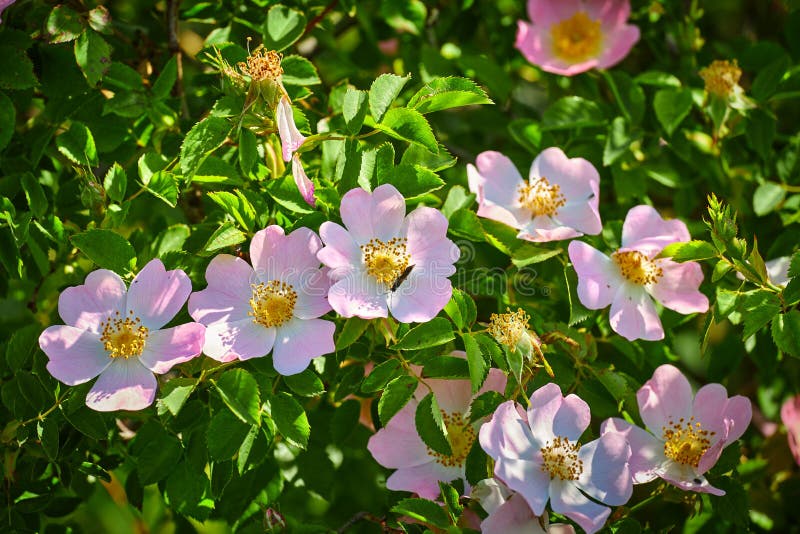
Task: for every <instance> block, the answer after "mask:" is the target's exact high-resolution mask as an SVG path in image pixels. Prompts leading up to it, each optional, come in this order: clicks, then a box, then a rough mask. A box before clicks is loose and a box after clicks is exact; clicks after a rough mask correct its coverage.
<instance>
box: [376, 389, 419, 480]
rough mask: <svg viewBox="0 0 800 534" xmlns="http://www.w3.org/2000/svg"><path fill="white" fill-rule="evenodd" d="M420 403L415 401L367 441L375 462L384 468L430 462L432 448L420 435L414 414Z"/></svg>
mask: <svg viewBox="0 0 800 534" xmlns="http://www.w3.org/2000/svg"><path fill="white" fill-rule="evenodd" d="M416 408H417V402H416V401H415V400H411V401H410V402H409V403H408V404H406V405H405V406H404V407H403V409H401V410H400V411H399V412H397V413H396V414H395V416H394V417H392V418H391V419H390V420H389V424H387V425H386V426H385V427H383V428H382V429H380V430H378V431H377V432H376V433H375V434H374V435H373V436H372V437H370V438H369V441H368V442H367V450H369V452H370V454H372V457H373V458H375V461H376V462H378V463H379V464H381V465H382V466H383V467H388V468H391V469H397V468H402V467H413V466H416V465H422V464H427V463H430V462H431V460H432V457H431V456H430V455H429V454H428V447H427V446H426V445H425V443H423V441H422V439H421V438H420V437H419V434H417V429H416V426H415V425H414V414H415V412H416Z"/></svg>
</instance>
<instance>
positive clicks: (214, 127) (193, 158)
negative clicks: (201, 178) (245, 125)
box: [181, 116, 231, 182]
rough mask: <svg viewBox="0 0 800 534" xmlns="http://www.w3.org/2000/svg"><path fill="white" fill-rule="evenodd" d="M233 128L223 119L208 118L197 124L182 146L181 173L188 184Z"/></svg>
mask: <svg viewBox="0 0 800 534" xmlns="http://www.w3.org/2000/svg"><path fill="white" fill-rule="evenodd" d="M230 129H231V126H230V124H229V123H228V121H227V120H226V119H223V118H222V117H213V116H212V117H208V118H207V119H205V120H204V121H201V122H198V123H197V124H195V125H194V126H193V127H192V129H191V130H189V133H188V134H186V137H185V138H184V139H183V144H182V145H181V171H182V172H183V177H184V179H185V180H186V181H187V182H188V181H189V180H191V178H192V176H194V174H195V172H197V169H199V168H200V165H201V164H202V163H203V161H204V160H205V159H206V157H208V155H209V154H211V152H213V151H214V150H216V149H217V148H218V147H219V146H220V145H221V144H222V143H224V142H225V139H226V138H227V137H228V132H229V131H230Z"/></svg>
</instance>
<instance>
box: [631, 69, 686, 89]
mask: <svg viewBox="0 0 800 534" xmlns="http://www.w3.org/2000/svg"><path fill="white" fill-rule="evenodd" d="M635 81H636V83H639V84H641V85H653V86H655V87H680V86H681V81H680V80H679V79H678V78H677V77H676V76H674V75H672V74H668V73H666V72H660V71H657V70H649V71H646V72H643V73H641V74H640V75H638V76H637V77H636V79H635Z"/></svg>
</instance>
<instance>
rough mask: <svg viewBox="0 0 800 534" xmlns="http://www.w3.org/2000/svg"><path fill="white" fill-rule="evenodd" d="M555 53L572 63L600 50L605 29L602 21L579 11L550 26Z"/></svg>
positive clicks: (578, 61)
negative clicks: (601, 24)
mask: <svg viewBox="0 0 800 534" xmlns="http://www.w3.org/2000/svg"><path fill="white" fill-rule="evenodd" d="M550 38H551V39H552V43H553V52H554V53H555V55H557V56H558V57H560V58H561V59H563V60H566V61H568V62H570V63H580V62H581V61H586V60H587V59H589V58H591V57H594V56H596V55H597V54H598V53H599V52H600V47H601V44H602V41H603V31H602V29H601V28H600V21H599V20H593V19H591V18H590V17H589V15H587V14H586V12H585V11H578V12H577V13H575V14H574V15H573V16H571V17H570V18H568V19H564V20H562V21H561V22H559V23H557V24H553V26H552V27H551V28H550Z"/></svg>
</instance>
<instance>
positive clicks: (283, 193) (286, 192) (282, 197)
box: [265, 173, 314, 214]
mask: <svg viewBox="0 0 800 534" xmlns="http://www.w3.org/2000/svg"><path fill="white" fill-rule="evenodd" d="M265 189H266V190H267V194H268V195H269V196H270V197H272V199H273V200H275V202H277V203H278V204H280V205H281V206H283V207H284V208H286V209H288V210H290V211H292V212H294V213H300V214H307V213H313V211H314V210H312V209H311V208H310V207H309V205H308V204H307V203H306V201H305V200H303V197H302V195H300V191H298V190H297V185H295V183H294V179H293V178H292V175H291V173H290V174H288V175H287V176H284V177H283V178H278V179H277V180H269V181H268V182H267V184H266V187H265Z"/></svg>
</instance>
